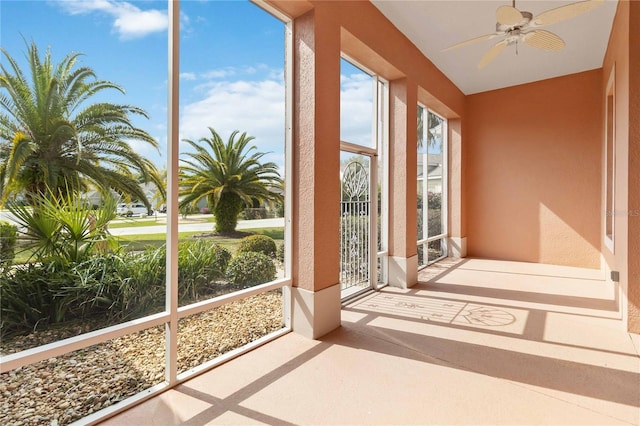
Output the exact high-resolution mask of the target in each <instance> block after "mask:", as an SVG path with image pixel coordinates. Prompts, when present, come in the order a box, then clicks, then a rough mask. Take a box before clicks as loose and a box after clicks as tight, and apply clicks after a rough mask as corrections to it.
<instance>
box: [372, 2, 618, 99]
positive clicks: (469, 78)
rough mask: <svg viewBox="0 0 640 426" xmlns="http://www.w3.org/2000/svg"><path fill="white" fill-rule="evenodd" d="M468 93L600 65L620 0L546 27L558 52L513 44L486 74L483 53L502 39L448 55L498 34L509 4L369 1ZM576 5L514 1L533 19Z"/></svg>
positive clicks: (575, 71) (489, 65)
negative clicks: (500, 13)
mask: <svg viewBox="0 0 640 426" xmlns="http://www.w3.org/2000/svg"><path fill="white" fill-rule="evenodd" d="M371 1H372V3H373V4H374V5H375V6H376V7H377V8H378V9H379V10H380V11H381V12H382V13H383V14H384V15H385V16H386V17H387V18H388V19H389V20H390V21H391V22H392V23H393V24H394V25H395V26H396V27H398V29H400V31H402V32H403V33H404V34H405V35H406V36H407V37H408V38H409V39H410V40H411V41H412V42H413V43H414V44H415V45H416V46H417V47H418V49H420V50H421V51H422V52H423V53H424V55H425V56H427V57H428V58H429V59H430V60H431V61H432V62H433V63H434V64H435V65H436V66H437V67H438V68H439V69H440V70H441V71H442V72H443V73H444V74H445V75H446V76H447V77H449V79H450V80H451V81H453V83H454V84H455V85H456V86H458V88H460V90H462V91H463V92H464V93H465V94H467V95H469V94H473V93H479V92H484V91H487V90H494V89H499V88H502V87H508V86H514V85H517V84H523V83H528V82H532V81H538V80H544V79H547V78H552V77H557V76H561V75H567V74H573V73H577V72H581V71H587V70H591V69H594V68H600V67H601V66H602V60H603V57H604V53H605V50H606V48H607V43H608V40H609V35H610V33H611V25H612V23H613V17H614V15H615V11H616V6H617V0H607V1H605V2H604V4H603V5H602V6H600V7H599V8H597V9H595V10H592V11H590V12H587V13H584V14H582V15H579V16H576V17H574V18H572V19H569V20H566V21H563V22H558V23H555V24H553V25H548V26H545V27H543V28H544V29H545V30H548V31H551V32H553V33H555V34H557V35H559V36H560V37H562V39H564V41H565V42H566V46H565V47H564V49H563V50H561V51H559V52H549V51H544V50H540V49H536V48H533V47H530V46H527V45H524V44H522V43H518V45H517V53H516V46H515V45H511V46H508V47H507V48H506V49H504V50H503V51H502V53H501V54H500V55H499V56H498V57H497V58H496V59H495V60H494V61H493V62H491V63H489V64H488V65H487V66H486V67H484V68H483V69H478V67H477V65H478V63H479V62H480V59H481V58H482V56H483V55H484V53H485V52H486V51H487V50H488V49H489V48H490V47H491V46H493V45H494V44H495V43H497V42H498V41H500V40H502V38H503V37H499V38H494V39H491V40H484V41H480V42H477V43H474V44H470V45H467V46H464V47H460V48H457V49H454V50H450V51H448V52H442V49H445V48H447V47H449V46H453V45H454V44H456V43H459V42H462V41H465V40H468V39H472V38H475V37H479V36H482V35H485V34H491V33H493V32H494V31H495V25H496V9H497V8H498V7H499V6H501V5H511V1H510V0H504V1H495V0H476V1H458V0H448V1H442V0H441V1H432V0H420V1H405V0H394V1H390V0H371ZM571 3H573V2H572V1H542V0H538V1H536V0H522V1H516V8H518V9H519V10H521V11H529V12H531V13H533V16H534V18H535V16H537V15H539V14H540V13H541V12H544V11H546V10H549V9H553V8H556V7H560V6H564V5H567V4H571Z"/></svg>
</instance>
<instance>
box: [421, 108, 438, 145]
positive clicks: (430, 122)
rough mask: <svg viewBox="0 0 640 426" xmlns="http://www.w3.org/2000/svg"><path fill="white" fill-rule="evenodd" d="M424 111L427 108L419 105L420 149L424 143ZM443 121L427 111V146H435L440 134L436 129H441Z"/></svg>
mask: <svg viewBox="0 0 640 426" xmlns="http://www.w3.org/2000/svg"><path fill="white" fill-rule="evenodd" d="M424 112H425V108H424V107H422V106H418V149H420V148H422V146H423V144H424V136H425V132H424ZM442 121H443V120H442V119H441V118H440V117H438V116H437V115H435V114H434V113H432V112H431V111H427V132H426V136H427V147H433V146H434V145H435V144H436V142H437V139H438V136H439V135H438V134H437V132H436V131H435V130H436V129H439V126H440V125H441V124H442Z"/></svg>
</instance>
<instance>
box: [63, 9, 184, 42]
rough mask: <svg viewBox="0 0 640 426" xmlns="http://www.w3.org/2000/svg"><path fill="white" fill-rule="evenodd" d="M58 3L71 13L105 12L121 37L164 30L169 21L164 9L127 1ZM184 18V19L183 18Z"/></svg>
mask: <svg viewBox="0 0 640 426" xmlns="http://www.w3.org/2000/svg"><path fill="white" fill-rule="evenodd" d="M56 4H58V5H59V6H60V7H62V8H63V9H64V10H66V11H67V12H68V13H70V14H72V15H78V14H88V13H94V12H98V13H106V14H107V15H109V16H111V17H112V18H114V20H113V24H112V25H113V30H114V31H115V32H116V33H118V34H119V35H120V38H122V39H131V38H138V37H143V36H146V35H148V34H151V33H155V32H159V31H165V30H166V29H167V27H168V24H169V21H168V17H167V12H166V11H164V10H157V9H149V10H141V9H140V8H138V7H137V6H134V5H133V4H131V3H128V2H122V1H114V0H67V1H59V2H57V3H56ZM183 20H184V19H183Z"/></svg>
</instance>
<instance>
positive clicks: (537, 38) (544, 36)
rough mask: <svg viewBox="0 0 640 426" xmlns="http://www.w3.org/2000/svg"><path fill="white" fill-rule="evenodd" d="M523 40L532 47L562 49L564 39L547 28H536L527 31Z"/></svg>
mask: <svg viewBox="0 0 640 426" xmlns="http://www.w3.org/2000/svg"><path fill="white" fill-rule="evenodd" d="M522 40H523V41H524V42H525V43H526V44H528V45H529V46H531V47H537V48H538V49H544V50H562V48H563V47H564V40H562V39H561V38H560V37H559V36H557V35H556V34H554V33H552V32H550V31H546V30H535V31H531V32H528V33H526V34H525V35H524V36H523V37H522Z"/></svg>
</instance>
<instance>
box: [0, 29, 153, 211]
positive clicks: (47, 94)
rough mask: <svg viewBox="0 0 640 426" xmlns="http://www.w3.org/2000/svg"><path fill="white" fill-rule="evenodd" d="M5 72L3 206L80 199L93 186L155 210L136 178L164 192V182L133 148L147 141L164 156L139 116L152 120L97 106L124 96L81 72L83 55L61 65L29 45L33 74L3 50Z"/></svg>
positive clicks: (0, 159)
mask: <svg viewBox="0 0 640 426" xmlns="http://www.w3.org/2000/svg"><path fill="white" fill-rule="evenodd" d="M1 51H2V53H3V54H4V56H5V57H6V63H7V64H8V65H6V66H5V64H2V65H0V204H2V202H4V201H6V200H7V199H8V197H10V196H15V195H16V194H18V193H20V192H23V191H24V192H25V193H26V198H27V200H28V201H29V202H31V200H32V199H33V196H34V195H41V196H45V195H47V194H56V195H58V194H61V195H63V196H64V195H65V194H66V192H67V191H70V192H71V193H75V194H77V193H78V192H80V191H84V190H86V189H87V188H88V187H89V186H91V185H92V186H95V187H96V188H99V189H100V190H101V192H103V193H105V194H106V193H107V192H108V190H109V189H113V190H115V191H116V192H118V193H120V194H127V195H129V196H131V197H132V198H137V199H139V200H141V201H142V202H144V203H145V204H147V206H148V205H149V201H148V200H147V198H146V196H145V194H144V192H143V191H142V189H141V188H140V185H139V184H138V182H137V180H136V174H140V175H142V176H143V177H144V179H145V181H149V180H150V181H153V182H154V183H156V184H157V185H158V186H159V187H161V186H162V181H161V179H160V178H159V176H158V172H157V170H156V167H155V166H154V165H153V163H151V161H150V160H148V159H146V158H145V157H142V156H141V155H139V154H138V153H137V152H136V151H135V150H134V149H133V148H132V147H131V145H130V144H129V142H130V141H142V142H145V143H148V144H149V145H151V146H153V147H155V148H156V149H157V148H158V144H157V142H156V141H155V139H153V138H152V137H151V135H149V134H148V133H147V132H145V131H144V130H142V129H140V128H138V127H135V126H134V125H133V123H132V121H131V116H142V117H145V118H148V116H147V114H146V112H145V111H144V110H143V109H141V108H138V107H135V106H131V105H119V104H113V103H109V102H96V103H90V100H91V98H92V97H94V95H96V94H98V93H102V92H103V91H105V90H110V89H111V90H117V91H119V92H121V93H123V94H124V89H123V88H122V87H120V86H118V85H117V84H115V83H112V82H110V81H106V80H98V79H97V78H96V75H95V73H94V71H93V70H92V69H91V68H89V67H83V66H76V65H77V62H78V58H79V57H80V56H81V55H80V54H78V53H69V54H68V55H67V56H65V57H64V59H63V60H62V61H61V62H60V63H59V64H57V65H56V64H53V63H52V60H51V52H50V51H49V50H47V52H46V53H45V54H44V56H43V57H41V56H40V54H39V53H38V48H37V46H36V45H35V43H33V42H32V43H31V44H30V45H27V55H26V56H27V60H28V64H29V70H28V73H25V72H23V70H22V69H21V68H20V66H19V64H18V63H17V62H16V60H15V59H13V58H12V57H11V55H9V53H8V52H7V51H6V50H5V49H1Z"/></svg>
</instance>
